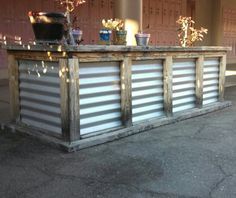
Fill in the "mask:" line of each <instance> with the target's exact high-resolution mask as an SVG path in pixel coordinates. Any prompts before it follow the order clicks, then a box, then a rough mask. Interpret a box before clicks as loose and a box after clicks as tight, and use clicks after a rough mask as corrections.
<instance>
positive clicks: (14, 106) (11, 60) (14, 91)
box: [8, 55, 20, 122]
mask: <svg viewBox="0 0 236 198" xmlns="http://www.w3.org/2000/svg"><path fill="white" fill-rule="evenodd" d="M8 73H9V92H10V118H11V121H12V122H17V121H19V120H20V98H19V68H18V62H17V60H16V59H15V57H14V56H13V55H8Z"/></svg>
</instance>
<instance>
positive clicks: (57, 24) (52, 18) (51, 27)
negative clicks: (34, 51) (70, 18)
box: [28, 11, 66, 43]
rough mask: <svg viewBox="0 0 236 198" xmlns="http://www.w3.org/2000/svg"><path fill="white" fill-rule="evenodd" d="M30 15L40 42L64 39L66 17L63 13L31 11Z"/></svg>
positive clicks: (36, 37)
mask: <svg viewBox="0 0 236 198" xmlns="http://www.w3.org/2000/svg"><path fill="white" fill-rule="evenodd" d="M28 16H29V18H30V22H31V24H32V27H33V31H34V35H35V39H36V40H37V41H38V42H43V41H48V42H52V43H54V42H58V41H60V40H61V39H62V37H63V35H64V24H65V19H66V17H65V15H64V14H63V13H54V12H33V11H30V12H29V13H28Z"/></svg>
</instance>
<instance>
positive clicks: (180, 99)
mask: <svg viewBox="0 0 236 198" xmlns="http://www.w3.org/2000/svg"><path fill="white" fill-rule="evenodd" d="M195 61H196V60H195V59H175V60H174V61H173V112H174V113H176V112H179V111H184V110H187V109H192V108H194V107H195V101H196V97H195V79H196V77H195V76H196V69H195V68H196V63H195Z"/></svg>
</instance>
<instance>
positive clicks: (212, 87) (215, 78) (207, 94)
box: [203, 58, 220, 105]
mask: <svg viewBox="0 0 236 198" xmlns="http://www.w3.org/2000/svg"><path fill="white" fill-rule="evenodd" d="M219 66H220V61H219V58H207V59H205V61H204V67H203V72H204V74H203V105H207V104H210V103H214V102H217V101H218V96H219V87H218V86H219Z"/></svg>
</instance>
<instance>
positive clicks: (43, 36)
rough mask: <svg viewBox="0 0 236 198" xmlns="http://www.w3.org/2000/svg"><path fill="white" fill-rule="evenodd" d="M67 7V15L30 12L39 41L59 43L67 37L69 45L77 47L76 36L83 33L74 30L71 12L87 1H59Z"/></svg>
mask: <svg viewBox="0 0 236 198" xmlns="http://www.w3.org/2000/svg"><path fill="white" fill-rule="evenodd" d="M57 1H58V2H59V3H60V4H61V5H62V6H64V7H65V13H57V12H34V11H30V12H29V13H28V16H29V18H30V22H31V24H32V26H33V31H34V34H35V38H36V40H37V41H40V42H41V41H42V42H49V43H55V42H56V43H58V42H60V41H61V40H62V38H63V36H65V37H66V38H65V40H66V41H67V43H68V44H71V45H75V44H76V43H78V42H77V41H76V38H75V35H73V33H74V34H77V35H81V31H78V30H76V31H75V30H73V27H72V26H73V25H72V22H71V15H70V14H71V12H72V11H73V10H74V8H75V6H78V5H80V4H82V3H85V0H57Z"/></svg>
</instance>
